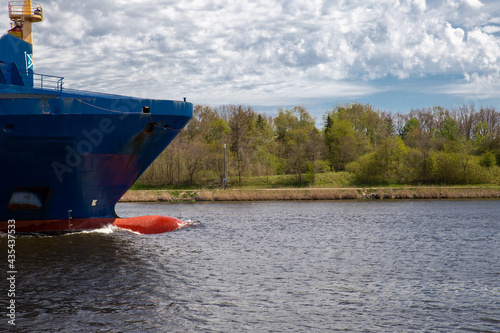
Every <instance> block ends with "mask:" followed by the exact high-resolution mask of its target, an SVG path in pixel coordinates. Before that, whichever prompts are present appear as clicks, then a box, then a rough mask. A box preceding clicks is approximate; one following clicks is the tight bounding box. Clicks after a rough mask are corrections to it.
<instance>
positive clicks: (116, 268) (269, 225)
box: [0, 200, 500, 332]
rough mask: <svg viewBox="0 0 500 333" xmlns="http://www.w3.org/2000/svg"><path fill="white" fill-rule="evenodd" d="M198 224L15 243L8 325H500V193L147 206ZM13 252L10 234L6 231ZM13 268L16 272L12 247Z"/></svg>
mask: <svg viewBox="0 0 500 333" xmlns="http://www.w3.org/2000/svg"><path fill="white" fill-rule="evenodd" d="M117 213H118V214H119V215H120V216H121V217H131V216H138V215H149V214H161V215H170V216H175V217H179V218H181V219H184V220H191V221H192V225H191V226H190V227H187V228H185V229H182V230H178V231H175V232H172V233H167V234H159V235H139V234H134V233H131V232H128V231H123V230H119V229H113V228H104V229H101V230H97V231H92V232H84V233H76V234H70V235H64V236H53V237H47V236H43V237H42V236H36V235H32V236H29V237H26V236H24V237H19V238H17V239H16V269H17V274H16V281H15V288H16V290H15V304H16V320H15V323H16V326H15V327H14V326H12V325H10V324H9V323H8V320H9V318H8V316H7V314H8V310H6V307H7V305H8V304H9V303H8V302H9V301H10V299H11V297H9V296H8V289H9V281H7V280H6V279H5V278H4V279H2V280H3V281H4V282H3V284H2V286H3V287H2V292H1V293H0V302H1V304H2V308H3V310H2V316H1V317H0V331H1V332H10V331H12V332H334V331H346V332H408V331H415V332H417V331H427V332H455V331H465V332H467V331H468V332H500V201H498V200H469V201H457V200H450V201H444V200H436V201H420V200H419V201H383V200H377V201H334V202H263V203H206V204H203V203H187V204H136V203H123V204H119V205H118V206H117ZM0 246H1V251H3V252H4V253H5V254H7V237H6V235H5V234H3V235H2V236H1V237H0ZM1 258H5V259H4V261H5V264H4V265H3V266H2V267H4V268H3V269H2V274H3V275H2V276H5V274H6V271H7V259H6V258H7V255H5V256H1Z"/></svg>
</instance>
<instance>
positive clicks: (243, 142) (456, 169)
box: [140, 103, 500, 186]
mask: <svg viewBox="0 0 500 333" xmlns="http://www.w3.org/2000/svg"><path fill="white" fill-rule="evenodd" d="M322 120H323V126H322V128H318V127H317V126H316V119H315V118H314V117H312V116H311V114H310V113H309V112H308V111H307V109H306V108H304V107H302V106H295V107H293V108H289V109H278V110H277V115H276V116H269V115H265V114H261V113H258V112H256V111H255V110H254V109H253V108H251V107H249V106H241V105H224V106H219V107H212V106H207V105H197V106H195V108H194V116H193V119H192V120H191V121H190V122H189V123H188V125H187V126H186V127H185V128H184V130H182V131H181V132H180V133H179V135H178V136H177V137H176V138H175V139H174V140H173V141H172V143H171V144H170V145H169V147H168V148H167V149H166V150H165V151H164V152H163V153H162V154H161V155H160V156H159V158H158V159H157V160H156V161H155V162H154V163H153V164H152V165H151V166H150V167H149V169H148V170H147V171H146V172H145V173H144V174H143V176H142V177H141V178H140V181H141V182H142V183H145V184H148V185H180V184H182V185H201V186H205V185H210V184H216V183H220V182H222V179H223V177H224V145H226V155H227V156H226V161H227V163H226V172H227V175H228V176H229V178H230V181H231V182H233V183H241V182H242V181H243V179H244V177H251V176H273V175H290V174H291V175H295V177H296V181H297V183H303V182H309V183H310V182H314V176H315V175H316V174H318V173H324V172H332V171H334V172H338V171H345V172H348V173H350V174H352V175H353V179H354V181H355V182H356V183H357V184H372V185H373V184H379V185H383V184H439V185H441V184H479V183H497V184H498V183H499V182H500V167H499V165H498V164H499V161H500V112H499V111H497V110H496V109H495V108H494V107H481V108H479V109H477V108H475V107H474V106H473V105H463V106H461V107H458V108H454V109H446V108H443V107H440V106H434V107H430V108H422V109H415V110H412V111H410V112H409V113H395V114H392V113H388V112H385V111H380V110H376V109H374V108H373V107H372V106H371V105H369V104H361V103H350V104H344V105H337V106H335V107H333V108H332V109H331V110H328V111H327V112H326V113H325V114H323V119H322Z"/></svg>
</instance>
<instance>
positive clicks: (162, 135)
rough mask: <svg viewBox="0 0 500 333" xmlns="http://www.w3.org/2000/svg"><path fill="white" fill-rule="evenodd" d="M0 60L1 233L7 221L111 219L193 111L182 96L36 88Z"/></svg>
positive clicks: (51, 223) (87, 223)
mask: <svg viewBox="0 0 500 333" xmlns="http://www.w3.org/2000/svg"><path fill="white" fill-rule="evenodd" d="M12 38H15V37H12V36H10V35H6V36H4V37H2V39H0V50H2V49H1V48H2V42H4V43H5V39H7V41H8V42H10V43H12V40H11V39H12ZM16 43H18V41H16ZM23 43H24V42H23ZM25 44H27V43H25ZM21 45H22V47H24V48H26V47H29V48H30V47H31V45H30V44H27V45H24V44H21ZM22 47H21V48H20V47H19V46H18V47H17V48H18V49H20V51H21V52H22V51H23V50H22ZM18 51H19V50H18ZM2 56H3V59H2ZM18 58H19V57H18ZM9 60H11V61H10V62H9ZM0 61H1V62H2V63H4V65H3V66H0V70H1V76H0V80H2V81H3V82H2V81H0V231H5V230H7V221H8V220H15V221H16V232H23V231H27V232H33V231H57V230H66V229H87V228H96V227H100V226H102V225H103V224H107V223H112V222H113V220H114V219H115V218H116V215H115V204H116V203H117V202H118V200H119V199H120V198H121V196H122V195H123V194H124V193H125V192H126V191H127V190H128V189H129V188H130V186H132V184H133V183H134V182H135V181H136V180H137V178H138V177H139V176H140V175H141V174H142V173H143V172H144V171H145V170H146V168H147V167H148V166H149V165H150V164H151V163H152V162H153V161H154V160H155V158H156V157H157V156H158V155H159V154H160V153H161V152H162V151H163V150H164V149H165V148H166V147H167V146H168V144H169V143H170V142H171V141H172V140H173V139H174V138H175V136H176V135H177V134H178V132H179V131H180V130H181V129H182V128H183V127H184V126H185V125H186V124H187V122H188V121H189V119H190V118H191V117H192V112H193V105H192V104H191V103H187V102H181V101H167V100H151V99H137V98H130V97H124V96H117V95H104V94H97V93H88V92H76V91H67V90H63V89H62V85H61V86H60V85H59V83H58V84H57V85H56V86H55V87H53V88H52V89H47V88H46V87H36V86H35V85H33V81H35V80H36V77H35V76H34V73H32V72H30V71H29V70H28V69H26V72H24V71H23V70H19V67H21V66H22V61H21V60H19V61H17V65H16V59H15V58H14V61H12V59H9V54H7V55H5V51H4V54H2V51H0ZM2 63H0V65H1V64H2ZM12 64H14V66H13V65H12ZM14 67H17V68H14ZM16 71H17V72H16ZM42 79H43V78H42ZM16 80H17V81H16ZM58 82H59V81H58ZM61 82H62V81H61Z"/></svg>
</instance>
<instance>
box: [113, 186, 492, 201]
mask: <svg viewBox="0 0 500 333" xmlns="http://www.w3.org/2000/svg"><path fill="white" fill-rule="evenodd" d="M461 198H500V186H484V187H478V186H457V187H429V186H416V187H415V186H414V187H410V186H408V187H397V188H392V187H384V188H377V187H367V188H280V189H228V190H220V189H200V190H185V191H182V190H156V189H150V190H130V191H128V192H127V193H125V195H124V196H123V197H122V198H121V200H120V202H181V201H272V200H358V199H362V200H388V199H461Z"/></svg>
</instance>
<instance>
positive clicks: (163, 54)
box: [0, 0, 500, 104]
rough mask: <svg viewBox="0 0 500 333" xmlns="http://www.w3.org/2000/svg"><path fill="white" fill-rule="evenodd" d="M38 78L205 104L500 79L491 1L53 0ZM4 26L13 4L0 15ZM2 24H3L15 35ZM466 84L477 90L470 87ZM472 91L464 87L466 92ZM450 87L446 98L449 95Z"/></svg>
mask: <svg viewBox="0 0 500 333" xmlns="http://www.w3.org/2000/svg"><path fill="white" fill-rule="evenodd" d="M42 5H43V7H44V13H45V21H44V22H43V23H38V24H37V25H36V27H35V44H36V46H35V61H36V64H35V65H36V70H37V71H39V72H43V73H47V74H61V75H63V76H65V82H66V86H71V87H75V88H87V89H92V90H104V91H108V92H117V93H123V94H138V95H141V96H145V97H155V98H177V99H178V98H181V97H182V96H186V95H187V96H192V98H194V99H195V100H196V102H199V103H203V102H205V101H210V102H212V103H221V104H222V103H227V101H234V102H237V99H238V98H241V100H242V102H241V103H243V100H244V101H245V102H248V103H260V104H264V103H267V104H280V103H282V100H285V99H290V100H300V99H301V98H307V97H308V96H309V98H326V97H329V96H338V95H339V94H348V95H350V96H353V97H356V96H363V95H367V94H372V93H374V92H377V91H379V90H380V89H379V88H376V87H375V86H374V85H372V82H374V81H373V80H378V79H381V78H388V77H394V78H398V79H399V80H412V79H422V78H426V77H427V78H432V77H433V76H440V75H462V76H463V77H464V78H465V77H467V76H469V77H470V76H471V75H473V74H474V75H476V76H477V78H478V79H480V78H488V80H499V73H500V59H499V57H500V52H499V51H500V38H499V37H498V36H497V35H496V33H497V32H499V31H500V28H498V26H497V25H496V24H499V23H500V19H499V17H500V5H499V4H497V2H496V1H491V0H488V1H486V0H483V1H479V0H447V1H436V0H427V1H425V0H399V1H393V0H363V1H362V0H340V1H335V2H333V1H321V0H308V1H306V0H300V1H299V0H288V1H277V0H266V1H264V0H253V1H250V0H241V1H228V0H204V1H202V0H186V1H181V2H179V1H173V0H163V1H156V2H152V1H145V0H144V1H143V0H134V1H125V0H107V1H96V0H88V1H84V2H81V1H80V2H78V1H62V0H47V1H43V3H42ZM0 15H1V16H0V17H4V18H6V17H7V16H6V15H7V14H6V8H0ZM6 21H8V19H4V20H3V21H2V25H1V26H0V28H1V27H3V28H4V30H7V29H8V25H7V24H6V23H5V22H6ZM462 83H463V84H464V87H465V88H466V87H468V86H469V85H470V84H471V83H470V82H467V81H465V79H464V81H463V82H462ZM465 88H464V89H465ZM447 91H448V90H447Z"/></svg>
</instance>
